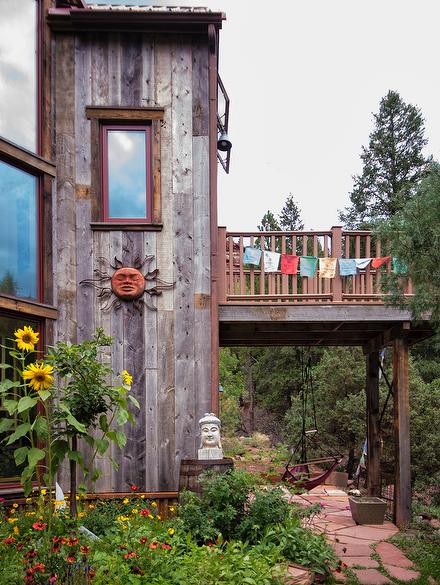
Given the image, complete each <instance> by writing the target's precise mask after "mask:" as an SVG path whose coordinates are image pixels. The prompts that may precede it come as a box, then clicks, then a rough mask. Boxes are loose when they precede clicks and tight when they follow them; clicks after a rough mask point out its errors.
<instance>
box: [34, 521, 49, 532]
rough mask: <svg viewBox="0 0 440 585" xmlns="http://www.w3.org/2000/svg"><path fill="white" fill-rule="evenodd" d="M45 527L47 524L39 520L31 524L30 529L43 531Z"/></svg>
mask: <svg viewBox="0 0 440 585" xmlns="http://www.w3.org/2000/svg"><path fill="white" fill-rule="evenodd" d="M46 526H47V524H44V523H43V522H41V520H38V522H34V523H33V524H32V528H34V529H35V530H44V529H45V528H46Z"/></svg>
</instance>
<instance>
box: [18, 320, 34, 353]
mask: <svg viewBox="0 0 440 585" xmlns="http://www.w3.org/2000/svg"><path fill="white" fill-rule="evenodd" d="M14 335H15V337H16V340H15V343H16V344H17V347H18V349H22V350H24V351H33V350H34V347H35V345H36V344H37V343H38V335H39V334H38V333H35V331H34V330H33V329H32V327H27V326H26V325H25V326H24V328H23V329H17V331H15V332H14Z"/></svg>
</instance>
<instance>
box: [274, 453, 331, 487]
mask: <svg viewBox="0 0 440 585" xmlns="http://www.w3.org/2000/svg"><path fill="white" fill-rule="evenodd" d="M330 461H333V464H332V465H331V466H330V467H329V468H328V469H327V470H326V471H324V472H323V473H321V474H320V475H315V476H312V477H311V476H310V469H309V466H310V465H313V464H318V463H326V462H330ZM340 462H341V458H339V457H338V458H334V457H332V458H329V457H322V458H321V459H314V460H312V461H308V462H307V463H298V464H296V465H292V466H289V464H287V465H286V468H285V469H286V470H285V472H284V474H283V476H282V478H281V479H282V481H287V482H289V483H291V484H293V485H294V486H295V487H297V488H302V489H305V490H307V491H309V490H312V489H313V488H314V487H317V486H318V485H321V483H324V482H325V480H326V479H327V478H328V477H329V475H330V474H331V472H332V471H334V469H335V468H336V466H337V465H338V464H339V463H340Z"/></svg>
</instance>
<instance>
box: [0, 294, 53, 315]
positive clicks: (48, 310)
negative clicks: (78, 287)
mask: <svg viewBox="0 0 440 585" xmlns="http://www.w3.org/2000/svg"><path fill="white" fill-rule="evenodd" d="M0 309H7V310H8V311H15V312H16V313H23V314H25V315H33V316H35V317H45V318H47V319H56V318H57V316H58V311H57V309H55V307H52V306H50V305H44V304H42V303H37V302H34V301H30V300H27V299H26V300H24V299H17V298H16V297H10V296H9V295H5V294H3V293H2V294H0Z"/></svg>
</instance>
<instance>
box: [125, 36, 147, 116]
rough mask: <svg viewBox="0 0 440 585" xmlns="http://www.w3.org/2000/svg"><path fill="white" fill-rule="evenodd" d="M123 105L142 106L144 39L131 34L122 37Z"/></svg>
mask: <svg viewBox="0 0 440 585" xmlns="http://www.w3.org/2000/svg"><path fill="white" fill-rule="evenodd" d="M120 75H121V104H122V105H124V106H140V105H141V104H142V102H141V93H142V90H141V79H142V37H141V36H140V35H139V34H136V33H131V34H130V35H123V36H122V37H121V69H120Z"/></svg>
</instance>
